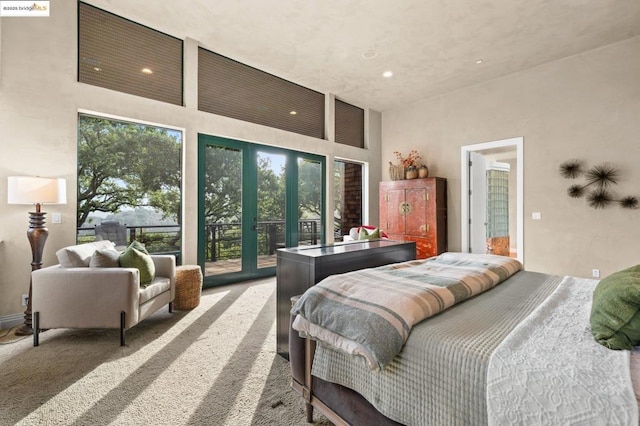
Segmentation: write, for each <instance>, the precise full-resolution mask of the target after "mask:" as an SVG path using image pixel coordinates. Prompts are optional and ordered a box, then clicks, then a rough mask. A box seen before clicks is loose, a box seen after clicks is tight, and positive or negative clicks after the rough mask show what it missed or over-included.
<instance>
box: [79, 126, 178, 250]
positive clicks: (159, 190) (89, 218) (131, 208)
mask: <svg viewBox="0 0 640 426" xmlns="http://www.w3.org/2000/svg"><path fill="white" fill-rule="evenodd" d="M181 147H182V132H180V131H177V130H172V129H166V128H161V127H157V126H150V125H144V124H138V123H130V122H125V121H118V120H112V119H106V118H101V117H95V116H90V115H84V114H82V115H80V116H79V120H78V210H77V212H78V213H77V224H78V241H79V242H86V241H91V240H93V239H95V238H96V237H97V238H100V236H99V235H98V236H96V233H95V227H96V225H98V226H99V225H101V224H103V223H104V222H112V223H114V222H118V223H119V224H120V225H122V226H125V227H126V229H127V243H128V242H130V241H132V240H134V239H135V240H137V241H140V242H142V243H144V244H145V245H146V246H147V249H148V250H149V251H150V252H154V253H161V252H179V251H180V225H181V217H180V209H181V190H180V187H181V179H182V175H181Z"/></svg>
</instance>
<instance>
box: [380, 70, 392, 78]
mask: <svg viewBox="0 0 640 426" xmlns="http://www.w3.org/2000/svg"><path fill="white" fill-rule="evenodd" d="M382 76H383V77H384V78H391V77H393V72H392V71H385V72H383V73H382Z"/></svg>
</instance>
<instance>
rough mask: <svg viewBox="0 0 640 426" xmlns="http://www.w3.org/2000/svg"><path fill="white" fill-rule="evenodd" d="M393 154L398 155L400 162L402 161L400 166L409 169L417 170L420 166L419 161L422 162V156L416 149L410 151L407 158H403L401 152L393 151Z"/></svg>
mask: <svg viewBox="0 0 640 426" xmlns="http://www.w3.org/2000/svg"><path fill="white" fill-rule="evenodd" d="M393 153H394V154H395V155H396V158H397V159H398V161H400V164H401V165H402V166H403V167H405V168H407V169H408V168H417V167H418V166H419V165H420V161H419V160H422V156H421V155H420V154H418V151H416V150H415V149H412V150H411V151H409V154H408V155H407V156H406V157H403V156H402V153H401V152H400V151H393Z"/></svg>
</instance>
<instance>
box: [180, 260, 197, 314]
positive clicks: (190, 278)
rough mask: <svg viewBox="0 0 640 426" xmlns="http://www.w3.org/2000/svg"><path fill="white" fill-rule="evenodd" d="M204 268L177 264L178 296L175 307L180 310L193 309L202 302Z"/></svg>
mask: <svg viewBox="0 0 640 426" xmlns="http://www.w3.org/2000/svg"><path fill="white" fill-rule="evenodd" d="M201 293H202V270H201V269H200V266H198V265H180V266H176V298H175V299H174V300H173V307H174V308H175V309H178V310H186V309H193V308H195V307H196V306H198V305H199V304H200V294H201Z"/></svg>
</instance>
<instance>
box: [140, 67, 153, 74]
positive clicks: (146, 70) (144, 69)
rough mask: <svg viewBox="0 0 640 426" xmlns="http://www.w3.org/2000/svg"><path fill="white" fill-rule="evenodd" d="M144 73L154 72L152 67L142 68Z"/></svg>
mask: <svg viewBox="0 0 640 426" xmlns="http://www.w3.org/2000/svg"><path fill="white" fill-rule="evenodd" d="M142 73H143V74H153V71H151V68H142Z"/></svg>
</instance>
